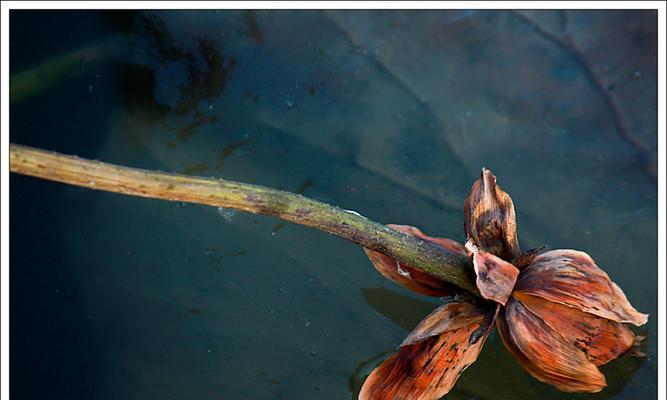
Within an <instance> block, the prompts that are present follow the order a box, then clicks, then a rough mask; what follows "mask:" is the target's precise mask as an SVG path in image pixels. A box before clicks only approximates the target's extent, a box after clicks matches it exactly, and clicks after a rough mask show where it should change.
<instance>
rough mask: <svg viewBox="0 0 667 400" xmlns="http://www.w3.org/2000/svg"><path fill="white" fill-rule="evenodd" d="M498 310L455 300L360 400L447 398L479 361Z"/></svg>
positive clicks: (383, 368) (380, 370) (428, 321)
mask: <svg viewBox="0 0 667 400" xmlns="http://www.w3.org/2000/svg"><path fill="white" fill-rule="evenodd" d="M496 310H497V309H494V308H491V309H487V308H483V307H481V306H477V305H475V304H473V303H470V302H469V300H468V298H467V297H461V296H458V297H453V298H449V299H447V300H446V303H445V304H444V305H442V306H441V307H439V308H438V309H436V310H435V311H434V312H433V313H431V314H430V315H429V316H428V317H426V318H425V319H424V320H423V321H422V322H421V323H420V324H419V325H418V326H417V329H415V331H414V332H413V333H411V334H410V336H408V338H407V339H406V340H405V342H403V344H402V345H401V347H400V349H399V351H398V353H397V354H396V355H394V356H392V357H390V358H389V359H387V360H386V361H384V362H383V363H382V364H381V365H380V366H379V367H377V368H376V369H375V370H374V371H373V372H372V373H371V374H370V375H369V376H368V378H367V379H366V382H364V386H363V387H362V389H361V393H359V399H360V400H371V399H372V400H386V399H411V400H412V399H414V400H435V399H439V398H441V397H442V396H444V395H445V394H447V393H448V392H449V391H450V390H451V389H452V386H454V383H455V382H456V380H457V379H458V377H459V375H461V373H462V372H463V371H464V370H465V369H466V368H467V367H468V366H469V365H470V364H472V363H473V362H475V360H477V356H478V355H479V352H480V351H481V349H482V346H483V345H484V342H485V341H486V338H487V336H488V334H489V332H491V328H492V327H493V320H494V317H495V315H496V313H497V311H496Z"/></svg>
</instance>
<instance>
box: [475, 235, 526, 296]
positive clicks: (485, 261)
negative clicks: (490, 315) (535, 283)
mask: <svg viewBox="0 0 667 400" xmlns="http://www.w3.org/2000/svg"><path fill="white" fill-rule="evenodd" d="M466 247H467V248H468V250H470V252H471V253H472V254H473V258H472V263H473V267H474V268H475V274H476V275H477V280H476V283H477V288H478V289H479V292H480V294H481V295H482V297H484V298H485V299H489V300H493V301H495V302H498V303H500V304H502V305H505V303H506V302H507V299H508V298H509V297H510V294H512V289H514V284H515V283H516V280H517V277H518V276H519V270H518V269H516V268H515V267H514V265H512V264H510V263H508V262H507V261H503V260H502V259H500V258H499V257H496V256H494V255H493V254H491V253H488V252H486V251H484V250H479V249H478V248H477V246H475V245H474V244H473V243H472V241H470V240H469V241H468V242H467V243H466Z"/></svg>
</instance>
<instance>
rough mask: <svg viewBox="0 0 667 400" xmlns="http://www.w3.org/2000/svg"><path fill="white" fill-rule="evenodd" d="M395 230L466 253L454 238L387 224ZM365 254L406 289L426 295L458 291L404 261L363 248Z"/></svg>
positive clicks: (452, 250) (454, 287)
mask: <svg viewBox="0 0 667 400" xmlns="http://www.w3.org/2000/svg"><path fill="white" fill-rule="evenodd" d="M387 226H388V227H390V228H392V229H395V230H397V231H400V232H403V233H405V234H407V235H410V236H413V237H415V238H418V239H421V240H424V241H427V242H430V243H432V244H435V245H437V246H440V247H442V248H444V249H445V250H447V251H449V252H451V253H455V254H462V255H467V252H466V249H465V247H464V246H463V245H462V244H460V243H458V242H455V241H454V240H450V239H445V238H433V237H430V236H427V235H425V234H424V233H423V232H422V231H420V230H419V229H417V228H415V227H413V226H409V225H392V224H389V225H387ZM364 251H365V252H366V255H367V256H368V258H369V259H370V260H371V262H372V263H373V266H374V267H375V269H377V270H378V272H380V273H381V274H382V275H383V276H384V277H385V278H387V279H389V280H391V281H394V282H396V283H398V284H400V285H403V286H405V287H407V288H408V289H410V290H412V291H414V292H417V293H420V294H424V295H427V296H438V297H439V296H447V295H450V294H454V293H457V292H459V291H460V289H458V288H457V287H456V286H455V285H452V284H450V283H447V282H445V281H443V280H441V279H439V278H436V277H434V276H431V275H429V274H427V273H425V272H422V271H420V270H418V269H415V268H413V267H411V266H410V265H408V264H405V263H399V262H398V261H397V260H396V259H395V258H393V257H389V256H387V255H385V254H382V253H378V252H377V251H373V250H369V249H366V248H364Z"/></svg>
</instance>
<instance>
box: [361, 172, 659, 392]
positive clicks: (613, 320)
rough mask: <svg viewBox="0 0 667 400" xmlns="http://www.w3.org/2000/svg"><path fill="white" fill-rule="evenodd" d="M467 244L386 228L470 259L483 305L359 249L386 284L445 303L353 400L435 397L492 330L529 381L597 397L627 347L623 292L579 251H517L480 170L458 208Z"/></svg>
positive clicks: (511, 223)
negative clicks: (609, 367) (606, 370)
mask: <svg viewBox="0 0 667 400" xmlns="http://www.w3.org/2000/svg"><path fill="white" fill-rule="evenodd" d="M464 216H465V232H466V237H467V242H466V245H465V246H463V245H461V244H460V243H457V242H455V241H453V240H449V239H443V238H432V237H429V236H427V235H425V234H424V233H422V232H421V231H420V230H419V229H417V228H414V227H410V226H405V225H389V226H390V227H392V228H394V229H397V230H399V231H401V232H404V233H406V234H408V235H411V236H414V237H416V238H419V239H421V240H425V241H429V242H431V243H433V244H436V245H438V246H441V247H443V248H444V249H446V250H448V251H450V252H455V253H461V254H467V255H470V257H471V258H472V263H473V267H474V269H475V274H476V276H477V280H476V283H477V288H478V289H479V292H480V294H481V295H482V297H483V298H484V299H486V300H484V299H480V298H475V297H474V296H472V295H470V294H468V293H466V292H464V291H462V290H461V289H458V288H456V287H455V286H453V285H451V284H449V283H447V282H443V281H441V280H439V279H437V278H434V277H432V276H430V275H428V274H425V273H423V272H421V271H419V270H417V269H414V268H412V267H410V266H409V265H406V264H404V263H400V262H398V261H396V260H395V259H393V258H391V257H388V256H385V255H382V254H380V253H377V252H374V251H371V250H368V249H365V251H366V254H367V255H368V257H369V258H370V260H371V261H372V263H373V265H374V266H375V268H376V269H377V270H378V271H379V272H380V273H381V274H382V275H384V276H385V277H386V278H388V279H390V280H392V281H394V282H397V283H399V284H402V285H404V286H406V287H407V288H409V289H411V290H413V291H415V292H417V293H421V294H425V295H430V296H441V297H443V301H444V304H443V305H441V306H440V307H438V308H437V309H436V310H435V311H433V312H432V313H431V314H430V315H428V316H427V317H426V318H425V319H424V320H422V321H421V322H420V323H419V325H418V326H417V327H416V328H415V330H414V331H413V332H412V333H411V334H410V335H409V336H408V337H407V338H406V339H405V341H404V342H403V343H402V344H401V345H400V347H399V350H398V353H397V354H396V355H394V356H392V357H390V358H389V359H387V360H386V361H384V362H383V363H382V364H381V365H380V366H379V367H377V368H376V369H375V370H374V371H373V372H372V373H371V374H370V375H369V377H368V378H367V379H366V382H365V383H364V386H363V388H362V389H361V393H360V394H359V398H360V399H362V400H368V399H373V400H379V399H415V400H428V399H439V398H441V397H442V396H444V395H445V394H447V393H448V392H449V391H450V390H451V388H452V387H453V385H454V383H455V382H456V380H457V379H458V377H459V375H460V374H461V373H462V372H463V371H464V370H465V369H466V368H467V367H468V366H470V364H472V363H473V362H475V360H476V359H477V356H478V355H479V352H480V351H481V349H482V346H483V345H484V342H485V341H486V338H487V337H488V335H489V333H490V332H491V330H492V328H493V323H494V322H495V324H496V326H497V327H498V331H499V333H500V336H501V338H502V340H503V342H504V343H505V346H506V347H507V348H508V350H509V351H510V352H511V353H512V354H513V355H514V357H515V358H516V359H517V360H518V361H519V363H520V364H521V365H522V366H523V367H524V368H525V369H526V371H528V373H530V374H531V375H532V376H533V377H535V378H537V379H538V380H540V381H542V382H546V383H548V384H551V385H553V386H555V387H556V388H558V389H559V390H562V391H566V392H599V391H600V390H602V389H603V388H604V387H605V386H606V381H605V377H604V375H602V373H601V372H600V370H599V369H598V367H599V366H601V365H604V364H606V363H608V362H610V361H612V360H614V359H616V358H618V357H619V356H621V355H622V354H623V353H625V352H627V351H628V350H629V349H630V348H631V347H632V345H633V344H634V343H635V341H636V337H635V335H634V333H633V332H632V331H631V330H630V329H628V328H627V327H626V326H625V325H624V324H626V323H629V324H634V325H636V326H640V325H643V324H645V323H646V321H647V319H648V315H646V314H642V313H639V312H638V311H637V310H635V309H634V308H633V307H632V305H631V304H630V303H629V302H628V299H627V298H626V297H625V294H623V291H622V290H621V289H620V288H619V287H618V286H617V285H616V284H615V283H614V282H612V281H611V279H610V278H609V276H607V274H606V273H605V272H604V271H603V270H602V269H600V268H599V267H598V266H597V265H596V264H595V262H594V261H593V259H592V258H591V257H590V256H589V255H588V254H586V253H583V252H580V251H576V250H553V251H548V252H545V253H543V254H539V251H536V250H531V251H528V252H524V253H522V252H521V248H520V247H519V241H518V239H517V230H516V219H515V214H514V205H513V203H512V199H511V198H510V196H509V195H508V194H507V193H505V192H504V191H503V190H502V189H501V188H500V186H498V185H497V184H496V177H495V176H494V175H493V174H492V173H491V171H489V170H487V169H483V170H482V175H481V178H480V179H479V180H478V181H476V182H475V183H474V184H473V186H472V189H471V191H470V194H469V195H468V197H467V199H466V201H465V205H464Z"/></svg>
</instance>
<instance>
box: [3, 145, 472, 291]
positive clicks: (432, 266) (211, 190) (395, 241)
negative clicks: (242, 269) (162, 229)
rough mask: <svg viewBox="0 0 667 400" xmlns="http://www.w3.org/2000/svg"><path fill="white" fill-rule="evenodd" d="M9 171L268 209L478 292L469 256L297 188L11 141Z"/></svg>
mask: <svg viewBox="0 0 667 400" xmlns="http://www.w3.org/2000/svg"><path fill="white" fill-rule="evenodd" d="M9 155H10V166H9V169H10V171H12V172H14V173H18V174H23V175H30V176H34V177H38V178H42V179H48V180H52V181H56V182H62V183H67V184H70V185H76V186H83V187H87V188H90V189H97V190H105V191H109V192H115V193H122V194H126V195H131V196H140V197H150V198H156V199H163V200H170V201H182V202H189V203H198V204H206V205H211V206H216V207H225V208H231V209H235V210H241V211H246V212H250V213H254V214H263V215H270V216H274V217H277V218H281V219H283V220H286V221H289V222H293V223H295V224H299V225H304V226H308V227H311V228H315V229H319V230H322V231H324V232H328V233H331V234H333V235H336V236H339V237H342V238H344V239H347V240H349V241H351V242H353V243H357V244H359V245H361V246H363V247H366V248H368V249H371V250H375V251H378V252H380V253H383V254H386V255H388V256H391V257H393V258H396V259H397V260H399V261H401V262H405V263H407V264H409V265H410V266H412V267H414V268H417V269H419V270H421V271H424V272H426V273H428V274H430V275H433V276H436V277H438V278H440V279H443V280H445V281H447V282H450V283H453V284H455V285H457V286H459V287H461V288H463V289H466V290H468V291H470V292H473V293H475V294H478V293H479V292H478V291H477V288H476V286H475V279H474V274H473V269H472V267H471V264H470V260H469V258H468V257H465V256H461V255H457V254H452V253H449V252H447V251H446V250H444V249H443V248H441V247H439V246H436V245H433V244H431V243H428V242H424V241H422V240H419V239H415V238H413V237H411V236H408V235H405V234H403V233H402V232H398V231H396V230H393V229H391V228H389V227H387V226H385V225H382V224H379V223H377V222H373V221H371V220H369V219H367V218H364V217H363V216H361V215H359V214H357V213H356V212H353V211H348V210H344V209H341V208H339V207H336V206H332V205H329V204H326V203H322V202H319V201H316V200H313V199H309V198H306V197H303V196H301V195H298V194H294V193H290V192H285V191H282V190H276V189H271V188H267V187H264V186H257V185H251V184H247V183H240V182H232V181H227V180H224V179H213V178H200V177H192V176H185V175H177V174H170V173H165V172H154V171H147V170H142V169H136V168H129V167H123V166H118V165H113V164H108V163H104V162H100V161H93V160H86V159H83V158H79V157H76V156H68V155H63V154H58V153H54V152H48V151H44V150H39V149H34V148H30V147H26V146H21V145H17V144H10V148H9Z"/></svg>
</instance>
